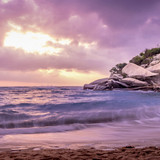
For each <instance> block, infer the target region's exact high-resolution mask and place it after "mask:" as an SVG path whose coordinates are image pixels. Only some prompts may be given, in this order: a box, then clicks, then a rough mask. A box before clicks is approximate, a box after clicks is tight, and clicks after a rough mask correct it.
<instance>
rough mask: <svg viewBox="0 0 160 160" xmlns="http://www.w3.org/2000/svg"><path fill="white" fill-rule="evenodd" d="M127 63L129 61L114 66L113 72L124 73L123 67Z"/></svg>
mask: <svg viewBox="0 0 160 160" xmlns="http://www.w3.org/2000/svg"><path fill="white" fill-rule="evenodd" d="M126 65H127V63H119V64H116V66H115V67H113V68H112V69H111V70H110V72H111V73H113V74H122V69H123V68H124V67H125V66H126Z"/></svg>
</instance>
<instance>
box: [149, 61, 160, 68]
mask: <svg viewBox="0 0 160 160" xmlns="http://www.w3.org/2000/svg"><path fill="white" fill-rule="evenodd" d="M159 62H160V60H154V61H152V62H151V63H150V64H149V67H150V66H154V65H156V64H158V63H159Z"/></svg>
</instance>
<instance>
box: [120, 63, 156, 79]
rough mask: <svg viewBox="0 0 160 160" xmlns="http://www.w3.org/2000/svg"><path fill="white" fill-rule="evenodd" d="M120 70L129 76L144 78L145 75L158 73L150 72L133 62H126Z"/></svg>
mask: <svg viewBox="0 0 160 160" xmlns="http://www.w3.org/2000/svg"><path fill="white" fill-rule="evenodd" d="M122 72H123V73H125V74H127V75H128V76H129V77H131V78H140V79H145V78H147V77H152V76H156V75H158V74H157V73H152V72H150V71H149V70H147V69H144V68H143V67H141V66H138V65H136V64H134V63H128V64H127V65H126V66H125V67H124V68H123V69H122Z"/></svg>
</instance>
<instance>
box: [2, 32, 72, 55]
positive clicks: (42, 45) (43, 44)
mask: <svg viewBox="0 0 160 160" xmlns="http://www.w3.org/2000/svg"><path fill="white" fill-rule="evenodd" d="M48 42H51V43H52V45H51V46H49V45H47V43H48ZM70 43H71V40H69V39H60V40H56V39H54V38H52V37H51V36H49V35H46V34H42V33H33V32H29V31H28V32H26V33H23V32H17V31H10V32H8V33H6V36H5V39H4V43H3V46H4V47H14V48H21V49H23V50H24V51H26V52H29V53H39V54H55V55H56V54H57V53H59V52H61V51H62V50H63V48H58V47H54V44H55V45H56V44H60V45H69V44H70Z"/></svg>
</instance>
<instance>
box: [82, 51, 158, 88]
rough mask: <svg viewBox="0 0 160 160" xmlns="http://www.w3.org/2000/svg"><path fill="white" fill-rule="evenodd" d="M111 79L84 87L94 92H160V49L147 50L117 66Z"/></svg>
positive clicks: (101, 80)
mask: <svg viewBox="0 0 160 160" xmlns="http://www.w3.org/2000/svg"><path fill="white" fill-rule="evenodd" d="M110 72H111V74H110V77H109V78H103V79H99V80H96V81H94V82H91V83H89V84H85V85H84V89H92V90H113V89H130V90H154V91H160V48H152V49H150V50H149V49H146V50H145V51H144V52H142V53H140V54H139V55H138V56H135V57H133V58H132V59H131V60H130V61H129V63H120V64H117V65H116V66H115V67H113V68H112V69H111V70H110Z"/></svg>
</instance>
